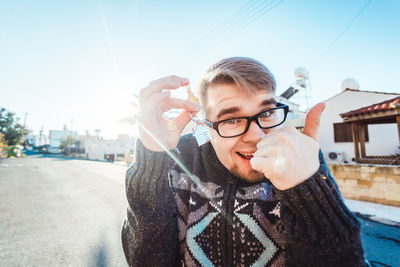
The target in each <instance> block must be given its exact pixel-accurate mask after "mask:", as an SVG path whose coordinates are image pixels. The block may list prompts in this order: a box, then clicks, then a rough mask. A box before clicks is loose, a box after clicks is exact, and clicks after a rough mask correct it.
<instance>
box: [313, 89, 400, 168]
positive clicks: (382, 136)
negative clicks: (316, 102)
mask: <svg viewBox="0 0 400 267" xmlns="http://www.w3.org/2000/svg"><path fill="white" fill-rule="evenodd" d="M399 95H400V94H397V93H381V92H371V91H361V90H356V89H346V90H343V91H342V92H340V93H339V94H337V95H335V96H333V97H331V98H329V99H327V100H325V101H324V102H325V104H326V107H325V110H324V112H323V113H322V115H321V122H320V127H319V142H320V145H321V149H322V152H323V153H324V156H325V159H326V160H327V161H329V157H328V155H329V153H330V152H337V153H338V152H339V153H343V155H344V156H343V158H342V159H341V161H347V162H352V159H353V158H354V157H355V155H354V144H353V142H352V137H351V136H352V135H351V128H350V125H349V124H346V125H344V124H343V119H342V118H341V117H340V115H339V114H341V113H346V112H349V111H351V110H355V109H358V108H362V107H365V106H369V105H372V104H375V103H378V102H381V101H385V100H389V99H392V98H395V97H398V96H399ZM367 132H368V133H367V136H366V137H367V140H368V141H367V142H366V144H365V145H366V151H367V154H368V155H392V154H394V153H396V151H397V146H398V145H399V144H398V137H397V126H396V125H395V124H381V125H368V131H367Z"/></svg>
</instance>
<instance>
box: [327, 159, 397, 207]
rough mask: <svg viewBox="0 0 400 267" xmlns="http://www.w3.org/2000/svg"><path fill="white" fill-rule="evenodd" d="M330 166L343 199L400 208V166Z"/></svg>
mask: <svg viewBox="0 0 400 267" xmlns="http://www.w3.org/2000/svg"><path fill="white" fill-rule="evenodd" d="M328 165H329V168H330V169H331V172H332V174H333V175H334V176H335V178H336V181H337V183H338V185H339V187H340V190H341V191H342V194H343V197H345V198H349V199H356V200H363V201H369V202H375V203H380V204H386V205H392V206H399V207H400V166H388V165H367V164H328Z"/></svg>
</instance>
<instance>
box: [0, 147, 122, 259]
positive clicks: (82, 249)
mask: <svg viewBox="0 0 400 267" xmlns="http://www.w3.org/2000/svg"><path fill="white" fill-rule="evenodd" d="M125 170H126V167H123V166H118V165H115V164H111V163H105V162H95V161H87V160H71V159H65V158H54V157H53V158H52V157H47V156H41V155H37V156H29V157H27V158H22V159H3V160H0V266H127V265H126V262H125V258H124V255H123V252H122V246H121V241H120V230H121V225H122V222H123V219H124V217H125V211H126V205H127V204H126V199H125V193H124V177H125Z"/></svg>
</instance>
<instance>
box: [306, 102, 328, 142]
mask: <svg viewBox="0 0 400 267" xmlns="http://www.w3.org/2000/svg"><path fill="white" fill-rule="evenodd" d="M324 109H325V104H324V103H319V104H317V105H315V106H314V107H313V108H311V110H310V111H309V112H308V114H307V118H306V123H305V125H304V130H303V133H304V134H305V135H308V136H309V137H311V138H313V139H314V140H316V141H318V128H319V122H320V119H321V113H322V111H324Z"/></svg>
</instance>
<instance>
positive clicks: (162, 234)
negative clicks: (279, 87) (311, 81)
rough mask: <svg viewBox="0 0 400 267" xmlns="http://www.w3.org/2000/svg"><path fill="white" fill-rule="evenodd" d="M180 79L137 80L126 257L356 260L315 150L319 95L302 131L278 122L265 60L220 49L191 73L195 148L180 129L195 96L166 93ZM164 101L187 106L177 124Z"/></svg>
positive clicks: (279, 111) (159, 262)
mask: <svg viewBox="0 0 400 267" xmlns="http://www.w3.org/2000/svg"><path fill="white" fill-rule="evenodd" d="M188 83H189V81H188V80H187V79H184V78H180V77H177V76H171V77H166V78H162V79H159V80H157V81H154V82H152V83H150V84H149V86H148V87H146V88H144V89H143V90H142V91H141V95H140V111H139V114H138V121H139V133H140V136H139V139H138V141H137V145H136V157H135V162H133V164H132V166H131V167H130V168H129V170H128V172H127V179H126V193H127V199H128V203H129V207H128V214H127V219H126V220H125V223H124V226H123V229H122V244H123V248H124V252H125V256H126V260H127V262H128V264H129V265H131V266H178V265H179V266H182V265H184V266H364V256H363V251H362V247H361V241H360V224H359V222H358V221H357V219H356V218H355V217H354V215H353V214H352V213H351V212H350V211H349V210H348V209H347V207H346V206H345V205H344V203H343V200H342V198H341V195H340V192H339V189H338V187H337V185H336V183H335V181H334V178H333V177H332V175H331V173H330V172H329V169H328V167H327V165H326V163H325V162H324V160H323V158H322V154H321V153H320V152H319V144H318V125H319V117H320V114H321V112H322V111H323V109H324V104H322V103H320V104H318V105H316V106H315V107H314V108H312V109H311V110H310V112H309V113H308V116H307V119H306V124H305V127H304V131H303V132H302V133H301V132H300V131H298V130H296V129H294V128H290V127H283V126H282V123H283V122H284V121H285V119H286V115H287V112H288V109H287V106H285V105H283V104H280V103H277V102H276V101H275V98H274V94H275V80H274V78H273V76H272V74H271V73H270V72H269V70H268V69H267V68H266V67H265V66H264V65H263V64H261V63H260V62H258V61H256V60H253V59H249V58H228V59H225V60H222V61H220V62H218V63H216V64H215V65H213V66H211V67H210V68H209V69H208V70H207V72H206V74H205V76H204V77H203V79H202V81H201V83H200V88H199V92H200V98H201V99H200V102H201V105H202V106H203V107H204V108H205V110H206V114H207V118H206V121H203V122H202V123H203V125H206V126H207V127H208V129H209V133H210V135H211V142H210V143H207V144H205V145H203V146H200V147H199V146H198V145H197V143H196V140H195V139H194V137H192V136H191V135H187V136H184V137H181V136H180V134H181V132H182V130H183V128H184V127H185V125H186V124H187V123H188V122H189V121H190V115H189V113H192V114H194V113H196V112H198V111H199V106H198V105H197V104H194V103H192V102H189V101H186V100H181V99H176V98H172V97H170V90H173V89H176V88H179V87H181V86H186V85H187V84H188ZM171 108H178V109H184V111H183V112H182V113H181V114H180V115H179V116H178V117H177V118H176V119H175V120H174V124H173V125H175V126H174V127H171V126H170V125H171V122H170V121H168V120H167V119H165V118H164V117H163V113H165V112H166V111H168V110H170V109H171ZM156 139H157V140H156ZM160 144H162V145H160ZM163 146H164V148H167V149H168V150H169V152H171V153H172V154H173V155H175V156H176V157H177V158H178V159H179V162H178V163H179V164H177V163H176V162H175V161H174V160H172V158H171V156H170V155H168V153H167V152H165V151H164V150H163Z"/></svg>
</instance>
